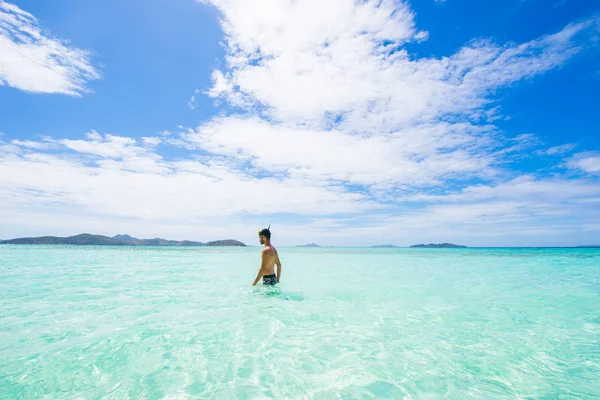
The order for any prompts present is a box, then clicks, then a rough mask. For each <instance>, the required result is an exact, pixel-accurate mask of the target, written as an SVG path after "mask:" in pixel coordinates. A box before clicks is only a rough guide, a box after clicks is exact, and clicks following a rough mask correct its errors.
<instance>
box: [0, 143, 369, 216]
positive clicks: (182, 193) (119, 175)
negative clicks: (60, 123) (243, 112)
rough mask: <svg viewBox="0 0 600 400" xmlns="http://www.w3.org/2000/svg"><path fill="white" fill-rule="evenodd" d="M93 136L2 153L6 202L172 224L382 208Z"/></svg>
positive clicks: (0, 194) (331, 190)
mask: <svg viewBox="0 0 600 400" xmlns="http://www.w3.org/2000/svg"><path fill="white" fill-rule="evenodd" d="M88 136H89V137H90V138H89V139H87V140H86V139H81V140H55V141H54V143H56V144H60V145H62V146H64V147H62V149H61V150H60V151H58V152H57V151H54V152H53V153H44V152H40V151H32V150H31V149H30V148H25V149H24V150H22V151H20V152H18V153H16V154H15V153H14V152H5V153H1V154H0V202H2V204H3V205H4V206H6V207H13V208H15V209H19V208H21V209H27V208H29V207H31V206H34V205H35V206H36V207H45V206H49V205H52V206H56V207H59V208H65V209H68V208H69V207H74V208H75V209H80V208H83V209H85V210H88V211H89V212H90V213H92V214H95V215H97V216H102V215H106V216H113V217H114V216H120V217H124V218H140V219H145V220H148V219H150V220H168V221H173V220H179V221H181V220H184V219H186V218H208V217H228V216H234V215H237V214H242V213H249V214H265V213H269V214H277V213H286V212H287V213H294V214H300V215H301V214H339V213H355V212H361V211H364V210H368V209H377V208H380V206H379V205H378V204H376V203H373V202H371V201H369V200H368V199H367V198H365V197H364V196H363V195H361V194H353V193H347V192H345V191H344V190H343V189H342V188H340V187H336V186H330V187H322V186H316V185H311V184H310V183H307V182H303V181H281V180H278V179H275V178H268V177H266V178H262V179H255V178H253V177H252V176H250V175H247V174H243V173H241V172H240V171H236V172H235V173H234V172H232V171H231V170H230V168H229V166H228V164H227V161H223V162H219V161H218V160H217V159H212V160H203V161H202V160H200V161H199V160H195V159H193V158H190V159H186V160H179V161H170V162H168V161H165V160H164V159H163V158H162V157H161V156H160V155H159V154H157V153H155V152H154V151H152V150H151V149H148V148H144V147H142V146H140V145H139V144H138V143H137V141H136V140H134V139H132V138H123V137H117V136H111V135H105V136H104V137H103V138H102V140H101V141H100V140H97V137H95V136H96V134H95V133H92V134H90V135H88ZM69 150H71V151H69ZM90 155H91V156H93V157H95V158H93V159H90V158H89V156H90ZM57 178H59V179H57Z"/></svg>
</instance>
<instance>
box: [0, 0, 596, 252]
mask: <svg viewBox="0 0 600 400" xmlns="http://www.w3.org/2000/svg"><path fill="white" fill-rule="evenodd" d="M597 93H600V4H598V3H597V2H592V1H560V0H556V1H539V0H538V1H534V0H516V1H506V2H466V1H460V0H446V1H434V0H425V1H419V2H399V1H391V0H383V1H364V2H354V1H351V0H332V1H331V2H328V3H326V4H322V3H321V2H317V1H310V0H305V1H298V2H290V1H276V0H261V1H258V0H256V1H241V0H240V1H235V0H227V1H226V0H206V1H191V0H190V1H181V2H165V1H158V0H152V1H144V2H142V1H128V2H119V1H106V2H101V3H98V2H81V1H76V0H62V1H59V2H39V1H14V2H1V1H0V132H1V134H2V135H1V136H0V201H2V203H3V204H4V206H3V207H2V209H1V210H0V217H1V219H2V221H3V223H2V226H1V227H0V238H12V237H18V236H32V235H47V234H56V235H69V234H76V233H81V232H84V231H85V232H93V233H100V234H108V235H114V234H117V233H129V234H132V235H134V236H140V237H155V236H162V237H168V238H180V239H184V238H185V239H191V240H211V239H220V238H230V237H231V238H236V239H240V240H244V241H246V242H248V243H252V242H253V241H254V240H255V235H254V232H255V231H256V229H258V228H260V227H262V226H265V225H267V224H269V223H270V224H272V225H273V231H274V235H276V236H275V237H277V239H278V241H277V242H278V243H280V244H289V245H292V244H299V243H307V242H318V243H321V244H324V245H371V244H380V243H393V244H397V245H410V244H414V243H417V242H439V241H451V242H457V243H461V244H466V245H472V246H486V245H490V246H512V245H531V246H553V245H578V244H597V243H600V212H599V211H598V210H599V209H600V207H598V205H599V204H600V185H599V184H598V183H599V182H598V177H599V175H600V153H599V149H600V140H599V138H600V132H599V131H600V128H599V127H600V121H599V119H600V117H599V115H600V113H598V112H597V110H598V109H600V96H598V95H597Z"/></svg>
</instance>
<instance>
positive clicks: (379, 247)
mask: <svg viewBox="0 0 600 400" xmlns="http://www.w3.org/2000/svg"><path fill="white" fill-rule="evenodd" d="M371 248H372V249H398V248H399V247H398V246H394V245H393V244H378V245H377V246H371Z"/></svg>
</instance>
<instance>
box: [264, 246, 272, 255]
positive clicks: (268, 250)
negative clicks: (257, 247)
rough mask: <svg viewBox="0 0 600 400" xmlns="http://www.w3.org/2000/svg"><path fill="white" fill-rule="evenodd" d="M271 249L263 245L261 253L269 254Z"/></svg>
mask: <svg viewBox="0 0 600 400" xmlns="http://www.w3.org/2000/svg"><path fill="white" fill-rule="evenodd" d="M273 250H274V249H273V248H272V247H265V248H264V249H263V251H262V252H263V254H270V253H273Z"/></svg>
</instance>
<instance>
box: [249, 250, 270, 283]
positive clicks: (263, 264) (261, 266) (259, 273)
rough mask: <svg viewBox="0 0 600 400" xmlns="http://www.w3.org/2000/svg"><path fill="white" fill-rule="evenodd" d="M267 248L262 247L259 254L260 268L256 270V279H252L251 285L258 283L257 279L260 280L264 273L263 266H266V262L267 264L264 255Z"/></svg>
mask: <svg viewBox="0 0 600 400" xmlns="http://www.w3.org/2000/svg"><path fill="white" fill-rule="evenodd" d="M267 250H268V249H264V250H263V251H262V253H261V256H260V269H259V270H258V275H256V279H255V280H254V283H253V284H252V286H256V284H257V283H258V281H259V280H260V278H261V277H262V276H263V275H264V274H265V273H264V271H265V268H266V266H267V265H266V264H267V257H266V256H265V253H266V252H267Z"/></svg>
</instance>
